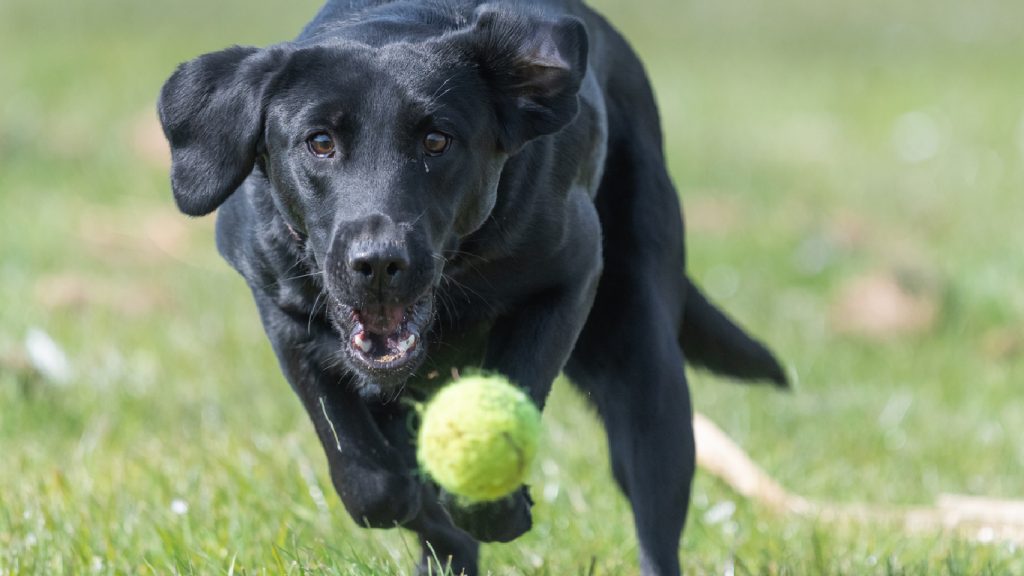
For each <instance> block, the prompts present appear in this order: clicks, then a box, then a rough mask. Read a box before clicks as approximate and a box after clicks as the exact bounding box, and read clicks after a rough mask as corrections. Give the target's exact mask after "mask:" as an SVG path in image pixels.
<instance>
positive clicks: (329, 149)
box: [306, 132, 334, 158]
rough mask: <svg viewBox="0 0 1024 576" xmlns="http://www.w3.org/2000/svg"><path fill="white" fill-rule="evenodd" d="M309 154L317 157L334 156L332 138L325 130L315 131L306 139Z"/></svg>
mask: <svg viewBox="0 0 1024 576" xmlns="http://www.w3.org/2000/svg"><path fill="white" fill-rule="evenodd" d="M306 146H307V147H308V148H309V152H310V154H312V155H313V156H316V157H317V158H333V157H334V139H333V138H331V136H330V134H327V133H326V132H317V133H316V134H313V135H312V136H310V137H309V138H307V139H306Z"/></svg>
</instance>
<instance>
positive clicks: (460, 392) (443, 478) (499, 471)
mask: <svg viewBox="0 0 1024 576" xmlns="http://www.w3.org/2000/svg"><path fill="white" fill-rule="evenodd" d="M539 436H540V411H538V410H537V407H536V406H534V404H533V402H532V401H531V400H530V398H529V397H528V396H527V395H526V394H525V393H524V392H523V391H522V390H520V389H519V388H516V387H515V386H513V385H512V384H510V383H509V381H508V380H507V379H505V378H504V377H502V376H498V375H475V376H467V377H464V378H462V379H461V380H458V381H457V382H455V383H453V384H449V385H448V386H446V387H444V388H442V389H441V391H440V392H438V393H437V394H436V395H435V396H434V397H433V399H431V400H430V402H429V403H428V404H427V406H426V408H425V409H424V410H423V414H422V420H421V423H420V430H419V440H418V447H417V451H416V457H417V459H418V460H419V463H420V466H421V467H422V468H423V470H425V471H426V472H427V473H428V474H429V475H430V476H431V477H432V478H433V479H434V481H435V482H437V483H438V485H440V486H441V487H442V488H444V489H445V490H447V491H448V492H449V493H451V494H453V495H455V496H458V497H460V498H461V499H462V500H464V501H466V502H467V503H477V502H487V501H491V500H497V499H499V498H502V497H503V496H507V495H508V494H510V493H512V492H513V491H514V490H515V489H516V488H518V487H519V486H520V485H521V484H522V483H523V480H524V479H525V477H526V474H527V472H529V469H530V465H531V463H532V462H533V457H534V455H536V453H537V444H538V440H539Z"/></svg>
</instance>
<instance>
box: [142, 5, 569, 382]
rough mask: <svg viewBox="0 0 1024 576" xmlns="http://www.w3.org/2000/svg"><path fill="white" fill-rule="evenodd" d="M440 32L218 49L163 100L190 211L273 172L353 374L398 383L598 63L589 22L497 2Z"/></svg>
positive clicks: (192, 66) (367, 26)
mask: <svg viewBox="0 0 1024 576" xmlns="http://www.w3.org/2000/svg"><path fill="white" fill-rule="evenodd" d="M437 26H438V25H437V24H434V25H426V24H424V23H422V22H416V21H410V22H405V23H403V22H402V21H400V20H399V21H395V20H393V19H384V20H381V21H379V22H374V21H372V20H371V21H368V22H364V23H359V24H353V25H351V26H350V27H349V28H339V29H337V30H336V31H335V32H334V33H333V34H332V37H331V38H330V39H329V40H328V39H323V38H322V39H319V40H310V41H305V42H303V43H290V44H282V45H278V46H274V47H270V48H267V49H257V48H242V47H235V48H229V49H227V50H224V51H221V52H216V53H212V54H207V55H204V56H201V57H199V58H197V59H195V60H192V61H191V62H187V63H185V64H183V65H182V66H181V67H179V68H178V70H177V71H176V72H175V73H174V75H172V76H171V78H170V79H169V80H168V81H167V83H166V85H165V86H164V88H163V92H162V94H161V98H160V103H159V113H160V119H161V122H162V123H163V127H164V132H165V134H166V136H167V139H168V140H169V142H170V144H171V152H172V159H173V165H172V169H171V182H172V187H173V190H174V197H175V200H176V202H177V204H178V207H179V208H180V209H181V210H182V211H183V212H185V213H187V214H190V215H203V214H207V213H209V212H211V211H213V210H214V209H216V208H217V206H219V205H220V204H221V203H222V202H223V201H224V200H226V199H227V197H228V196H229V195H231V194H232V193H233V192H234V191H235V189H236V188H237V187H238V186H239V185H240V184H241V183H242V182H243V180H245V179H246V178H247V177H248V176H249V175H250V173H251V172H252V171H253V170H254V168H256V167H258V168H259V170H260V172H261V173H262V174H263V175H265V176H266V178H267V179H268V180H269V182H270V184H271V186H270V189H271V194H272V200H273V203H274V205H275V206H276V209H277V211H278V213H279V214H280V216H281V218H282V219H283V220H284V221H285V222H286V223H287V224H288V226H289V227H290V228H291V229H292V230H293V231H294V232H295V233H296V234H298V235H299V236H300V237H301V238H303V239H304V241H305V244H306V250H307V253H308V254H309V255H310V258H309V260H310V261H311V263H312V265H313V266H315V268H316V270H315V272H317V273H319V274H321V275H322V280H323V285H324V287H325V290H326V292H327V295H328V298H329V302H330V308H329V310H330V316H331V319H332V322H333V323H334V325H335V328H336V329H337V330H338V332H339V333H340V335H341V342H342V343H341V347H342V350H343V353H344V357H345V358H346V362H347V364H348V365H349V368H350V369H352V371H353V372H355V373H357V374H361V375H363V376H365V379H366V380H368V381H372V382H375V383H376V384H377V385H378V386H382V387H385V388H389V387H393V386H395V385H397V384H399V383H401V382H402V381H404V379H405V378H407V377H408V376H409V375H410V374H411V373H412V371H413V370H415V369H416V367H417V366H418V365H419V363H420V362H421V361H422V359H423V357H424V354H425V348H426V346H425V342H423V341H422V336H423V334H424V333H425V332H426V330H427V329H428V328H429V323H430V322H431V321H432V318H433V295H434V291H435V290H436V288H437V286H438V284H439V282H440V279H441V275H442V273H443V263H444V254H445V251H446V250H451V249H453V248H455V247H457V246H458V244H459V242H460V239H462V238H465V237H466V236H468V235H469V234H471V233H473V232H474V231H475V230H477V229H479V228H480V227H481V226H483V225H484V223H485V222H486V220H487V218H488V216H489V215H490V213H491V211H492V209H493V208H494V206H495V203H496V201H497V195H498V188H499V186H498V183H499V180H500V177H501V173H502V168H503V166H504V164H505V161H506V160H507V159H508V158H509V157H510V156H511V155H513V154H515V153H516V152H517V151H519V150H520V149H521V148H522V147H523V145H524V144H526V143H527V142H529V141H531V140H533V139H534V138H537V137H540V136H543V135H546V134H551V133H554V132H556V131H558V130H560V129H561V128H562V127H564V126H565V125H566V124H568V123H569V122H571V120H572V119H573V117H574V116H575V114H576V112H577V107H578V104H577V92H578V90H579V86H580V83H581V81H582V78H583V75H584V72H585V70H586V59H587V38H586V32H585V30H584V28H583V25H582V24H581V23H580V22H579V21H578V20H575V19H573V18H562V19H558V20H548V19H545V18H543V17H538V16H522V15H513V14H507V13H502V12H500V11H496V10H494V9H491V8H488V7H482V8H480V9H478V10H477V12H476V13H475V14H474V15H473V17H472V18H471V21H470V22H469V23H468V24H465V25H464V26H455V25H452V26H450V28H449V29H448V30H446V31H438V30H437ZM385 36H387V37H389V38H388V39H387V40H386V41H385V40H382V38H383V37H385ZM396 38H401V40H402V41H394V40H395V39H396Z"/></svg>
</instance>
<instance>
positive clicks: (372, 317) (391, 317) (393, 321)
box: [359, 306, 405, 336]
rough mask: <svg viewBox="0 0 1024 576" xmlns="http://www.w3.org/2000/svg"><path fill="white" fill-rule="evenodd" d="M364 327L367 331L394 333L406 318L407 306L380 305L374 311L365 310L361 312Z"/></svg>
mask: <svg viewBox="0 0 1024 576" xmlns="http://www.w3.org/2000/svg"><path fill="white" fill-rule="evenodd" d="M359 316H360V319H361V320H362V323H363V327H364V328H366V330H367V331H369V332H371V333H373V334H378V335H380V336H387V335H389V334H394V333H395V332H397V331H398V328H399V327H401V325H402V320H404V319H405V308H403V307H402V306H380V307H377V308H374V309H373V310H372V311H367V310H364V311H362V312H360V314H359Z"/></svg>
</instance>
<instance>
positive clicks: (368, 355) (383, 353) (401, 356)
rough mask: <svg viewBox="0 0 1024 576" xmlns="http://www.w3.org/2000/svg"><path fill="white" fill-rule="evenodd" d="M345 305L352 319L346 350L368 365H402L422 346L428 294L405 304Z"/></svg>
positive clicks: (387, 367)
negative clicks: (359, 307)
mask: <svg viewBox="0 0 1024 576" xmlns="http://www.w3.org/2000/svg"><path fill="white" fill-rule="evenodd" d="M346 308H348V311H349V319H350V321H351V324H350V326H351V332H350V333H349V337H348V346H349V351H350V352H351V354H352V356H353V357H354V358H355V359H357V360H358V361H359V362H361V363H362V364H364V365H365V366H366V367H367V368H369V369H371V370H395V369H399V368H405V367H407V366H408V365H409V364H411V363H412V362H413V361H414V360H415V359H416V358H417V357H418V356H419V355H420V354H419V353H420V352H421V350H422V349H423V348H424V346H425V343H424V342H423V341H422V340H423V329H424V328H426V327H427V323H428V320H429V319H430V314H431V309H432V298H431V297H430V295H427V296H424V297H422V298H420V299H419V300H417V301H416V302H414V303H412V304H409V305H406V306H380V305H378V306H372V307H368V308H364V309H361V310H360V309H356V308H351V307H346Z"/></svg>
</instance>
